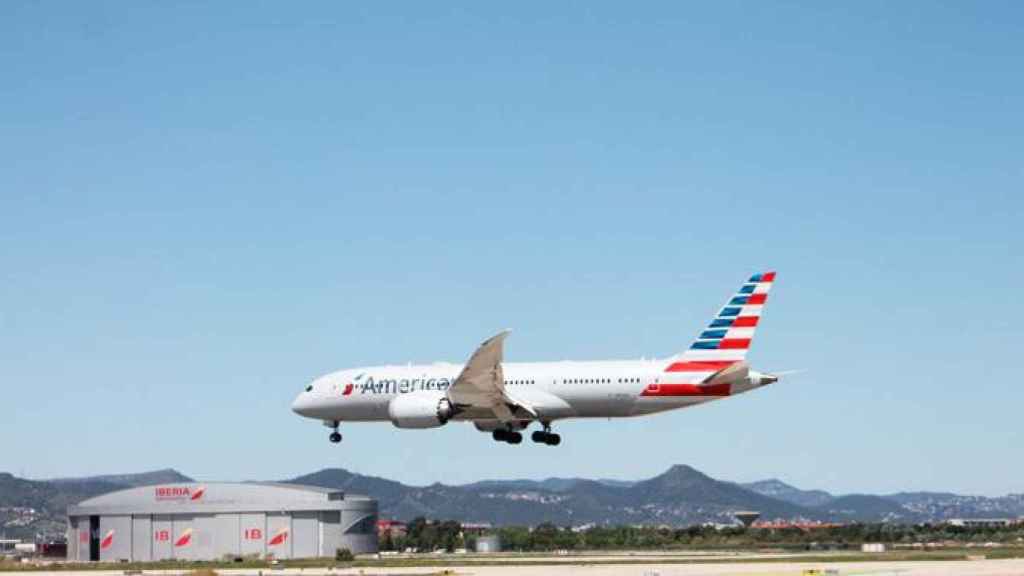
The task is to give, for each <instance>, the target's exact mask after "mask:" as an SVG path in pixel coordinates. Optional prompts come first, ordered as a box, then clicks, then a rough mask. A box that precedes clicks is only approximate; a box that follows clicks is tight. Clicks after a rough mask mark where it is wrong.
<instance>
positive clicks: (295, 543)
mask: <svg viewBox="0 0 1024 576" xmlns="http://www.w3.org/2000/svg"><path fill="white" fill-rule="evenodd" d="M292 532H293V533H294V539H293V540H292V558H316V557H317V556H319V554H317V552H318V551H319V550H320V542H319V537H320V534H319V532H320V531H319V530H318V529H317V513H316V512H293V513H292Z"/></svg>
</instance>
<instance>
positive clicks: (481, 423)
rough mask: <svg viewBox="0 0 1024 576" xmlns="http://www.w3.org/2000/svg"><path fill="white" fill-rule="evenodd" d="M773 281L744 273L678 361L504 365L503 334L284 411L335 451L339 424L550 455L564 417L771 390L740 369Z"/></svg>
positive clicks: (334, 376)
mask: <svg viewBox="0 0 1024 576" xmlns="http://www.w3.org/2000/svg"><path fill="white" fill-rule="evenodd" d="M774 282H775V272H763V273H760V274H754V275H753V276H752V277H751V278H750V280H748V281H747V282H745V283H743V285H742V286H741V287H740V289H739V292H737V293H736V294H735V295H734V296H732V297H731V298H730V299H729V301H728V303H727V304H726V305H725V306H724V307H722V309H721V310H720V311H719V312H718V314H717V315H716V316H715V317H714V318H713V319H712V320H711V323H710V324H709V325H708V326H707V328H705V329H704V330H702V331H701V332H700V334H699V335H698V336H697V339H696V340H695V341H694V342H693V343H692V344H691V345H690V347H689V348H687V349H686V350H684V351H683V352H681V353H679V354H676V355H674V356H671V357H669V358H665V359H661V360H626V361H622V360H611V361H604V360H602V361H596V362H572V361H562V362H530V363H519V362H505V361H504V344H505V338H506V337H507V336H508V334H509V331H508V330H505V331H502V332H500V333H498V334H497V335H496V336H493V337H491V338H489V339H487V340H486V341H484V342H483V343H482V344H480V346H479V348H477V350H476V351H475V352H474V353H473V355H472V356H470V358H469V361H468V362H466V364H464V365H459V364H451V363H447V362H438V363H434V364H421V365H411V364H410V365H404V366H401V365H399V366H369V367H363V368H353V369H348V370H341V371H338V372H332V373H330V374H327V375H325V376H321V377H319V378H317V379H315V380H314V381H313V382H312V383H310V384H309V385H307V386H306V387H305V389H304V390H303V391H302V392H301V393H300V394H299V395H298V397H296V398H295V401H294V402H293V404H292V410H293V411H294V412H295V413H297V414H299V415H300V416H303V417H306V418H313V419H316V420H321V421H323V423H324V425H326V426H328V427H329V428H331V429H332V430H333V431H332V432H331V434H330V436H329V440H330V441H331V442H333V443H338V442H341V434H340V433H339V432H338V428H339V426H340V424H341V423H342V422H346V423H347V422H391V423H392V424H393V425H394V426H396V427H398V428H409V429H424V428H437V427H440V426H444V425H445V424H447V423H448V422H452V421H455V422H459V421H466V422H472V423H473V425H474V426H475V427H476V429H477V430H480V431H481V432H485V433H490V434H491V437H492V438H493V439H494V440H495V441H498V442H505V443H508V444H520V443H521V442H522V441H523V435H522V433H521V431H523V430H525V429H526V428H527V427H528V426H529V425H530V424H532V423H533V422H538V423H539V424H540V427H541V429H540V430H536V431H534V432H533V434H532V436H531V439H532V440H533V442H535V443H538V444H546V445H549V446H557V445H558V444H560V443H561V441H562V438H561V436H560V435H558V434H555V433H554V432H552V431H551V427H552V424H553V423H554V422H556V421H559V420H566V419H570V418H619V417H631V416H642V415H647V414H655V413H658V412H664V411H667V410H674V409H677V408H686V407H689V406H695V405H697V404H703V403H705V402H710V401H712V400H719V399H722V398H728V397H729V396H735V395H737V394H741V393H744V392H749V391H750V390H753V389H755V388H760V387H762V386H765V385H768V384H771V383H773V382H777V381H778V379H779V378H778V376H777V375H772V374H769V373H764V372H757V371H755V370H752V369H751V368H750V366H749V365H748V364H747V362H746V356H747V352H748V350H749V349H750V342H751V340H752V339H753V337H754V331H755V330H756V329H757V326H758V322H759V321H760V318H761V311H762V310H763V308H764V305H765V301H766V300H767V298H768V291H769V290H770V289H771V287H772V284H773V283H774Z"/></svg>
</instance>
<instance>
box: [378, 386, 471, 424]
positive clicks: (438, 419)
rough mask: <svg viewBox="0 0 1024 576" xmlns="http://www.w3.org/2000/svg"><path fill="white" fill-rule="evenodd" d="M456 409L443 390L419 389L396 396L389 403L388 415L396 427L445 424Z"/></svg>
mask: <svg viewBox="0 0 1024 576" xmlns="http://www.w3.org/2000/svg"><path fill="white" fill-rule="evenodd" d="M454 415H455V410H454V409H453V408H452V404H451V402H449V401H448V396H447V395H446V394H445V393H444V392H443V391H441V390H417V391H416V392H409V393H408V394H402V395H399V396H395V397H394V398H393V399H392V400H391V402H389V403H388V417H389V418H391V423H392V424H394V425H395V427H396V428H437V427H439V426H444V425H445V424H446V423H447V422H448V420H450V419H451V417H452V416H454Z"/></svg>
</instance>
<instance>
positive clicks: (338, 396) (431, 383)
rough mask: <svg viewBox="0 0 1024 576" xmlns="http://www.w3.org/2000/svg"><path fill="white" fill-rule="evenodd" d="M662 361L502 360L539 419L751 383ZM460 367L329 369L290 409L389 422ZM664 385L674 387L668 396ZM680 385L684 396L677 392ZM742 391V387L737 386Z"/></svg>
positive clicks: (663, 402) (661, 403) (646, 407)
mask: <svg viewBox="0 0 1024 576" xmlns="http://www.w3.org/2000/svg"><path fill="white" fill-rule="evenodd" d="M668 365H669V362H668V361H665V360H657V361H655V360H651V361H646V360H641V361H597V362H571V361H564V362H529V363H527V362H522V363H517V362H507V363H503V364H502V369H503V372H504V384H505V390H506V391H507V393H508V394H509V395H510V396H512V397H514V398H516V399H518V400H522V401H524V402H525V403H527V404H529V405H530V406H532V407H533V408H535V409H536V411H537V412H538V414H539V415H540V417H541V419H543V420H548V421H551V420H559V419H564V418H608V417H623V416H636V415H642V414H651V413H654V412H661V411H664V410H671V409H674V408H682V407H686V406H692V405H695V404H699V403H703V402H708V401H710V400H716V399H719V398H723V397H726V396H729V395H730V392H731V394H736V393H738V392H742V391H746V390H749V389H750V388H753V387H756V386H757V385H759V383H758V382H757V381H756V379H757V377H758V375H757V373H753V372H752V373H751V375H750V377H749V380H750V385H749V386H735V385H734V386H733V387H732V390H731V391H726V392H724V393H723V392H722V391H721V390H714V389H712V390H702V389H700V387H698V386H697V384H699V383H700V382H701V381H702V380H703V379H704V378H706V377H707V376H710V375H711V374H712V373H713V372H714V370H711V369H709V370H706V371H702V372H686V373H672V372H666V371H665V369H666V366H668ZM462 368H463V366H462V365H461V364H451V363H435V364H419V365H405V366H369V367H365V368H355V369H349V370H341V371H338V372H333V373H331V374H327V375H325V376H322V377H320V378H318V379H316V380H315V381H314V382H313V383H312V384H311V385H310V386H309V387H308V388H307V390H306V391H305V392H303V393H302V394H300V395H299V397H298V398H296V400H295V404H294V405H293V409H294V410H295V411H296V412H298V413H299V414H301V415H303V416H307V417H310V418H317V419H320V420H324V421H340V422H370V421H388V420H389V415H388V405H389V403H390V402H391V401H392V400H393V399H394V398H395V397H397V396H401V395H405V394H415V393H418V392H422V391H446V390H447V389H448V388H449V387H450V386H451V385H452V383H453V382H454V381H455V379H456V378H457V377H458V376H459V373H460V372H461V371H462ZM663 386H665V387H666V388H667V387H668V386H675V387H676V391H675V393H672V394H670V395H662V394H659V393H658V391H659V389H661V388H662V387H663ZM679 387H682V388H684V389H685V390H686V391H688V393H682V394H681V393H678V389H679ZM739 388H742V389H739ZM489 419H493V416H492V415H490V414H489V413H486V412H485V413H479V412H475V411H473V410H468V411H465V412H461V413H459V414H457V415H456V416H455V417H454V418H453V420H473V421H478V422H480V421H484V422H482V424H483V425H484V427H486V426H487V425H488V422H486V421H487V420H489Z"/></svg>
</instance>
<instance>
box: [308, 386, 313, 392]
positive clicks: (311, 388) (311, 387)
mask: <svg viewBox="0 0 1024 576" xmlns="http://www.w3.org/2000/svg"><path fill="white" fill-rule="evenodd" d="M312 391H313V385H312V384H310V385H309V386H306V392H312Z"/></svg>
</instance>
